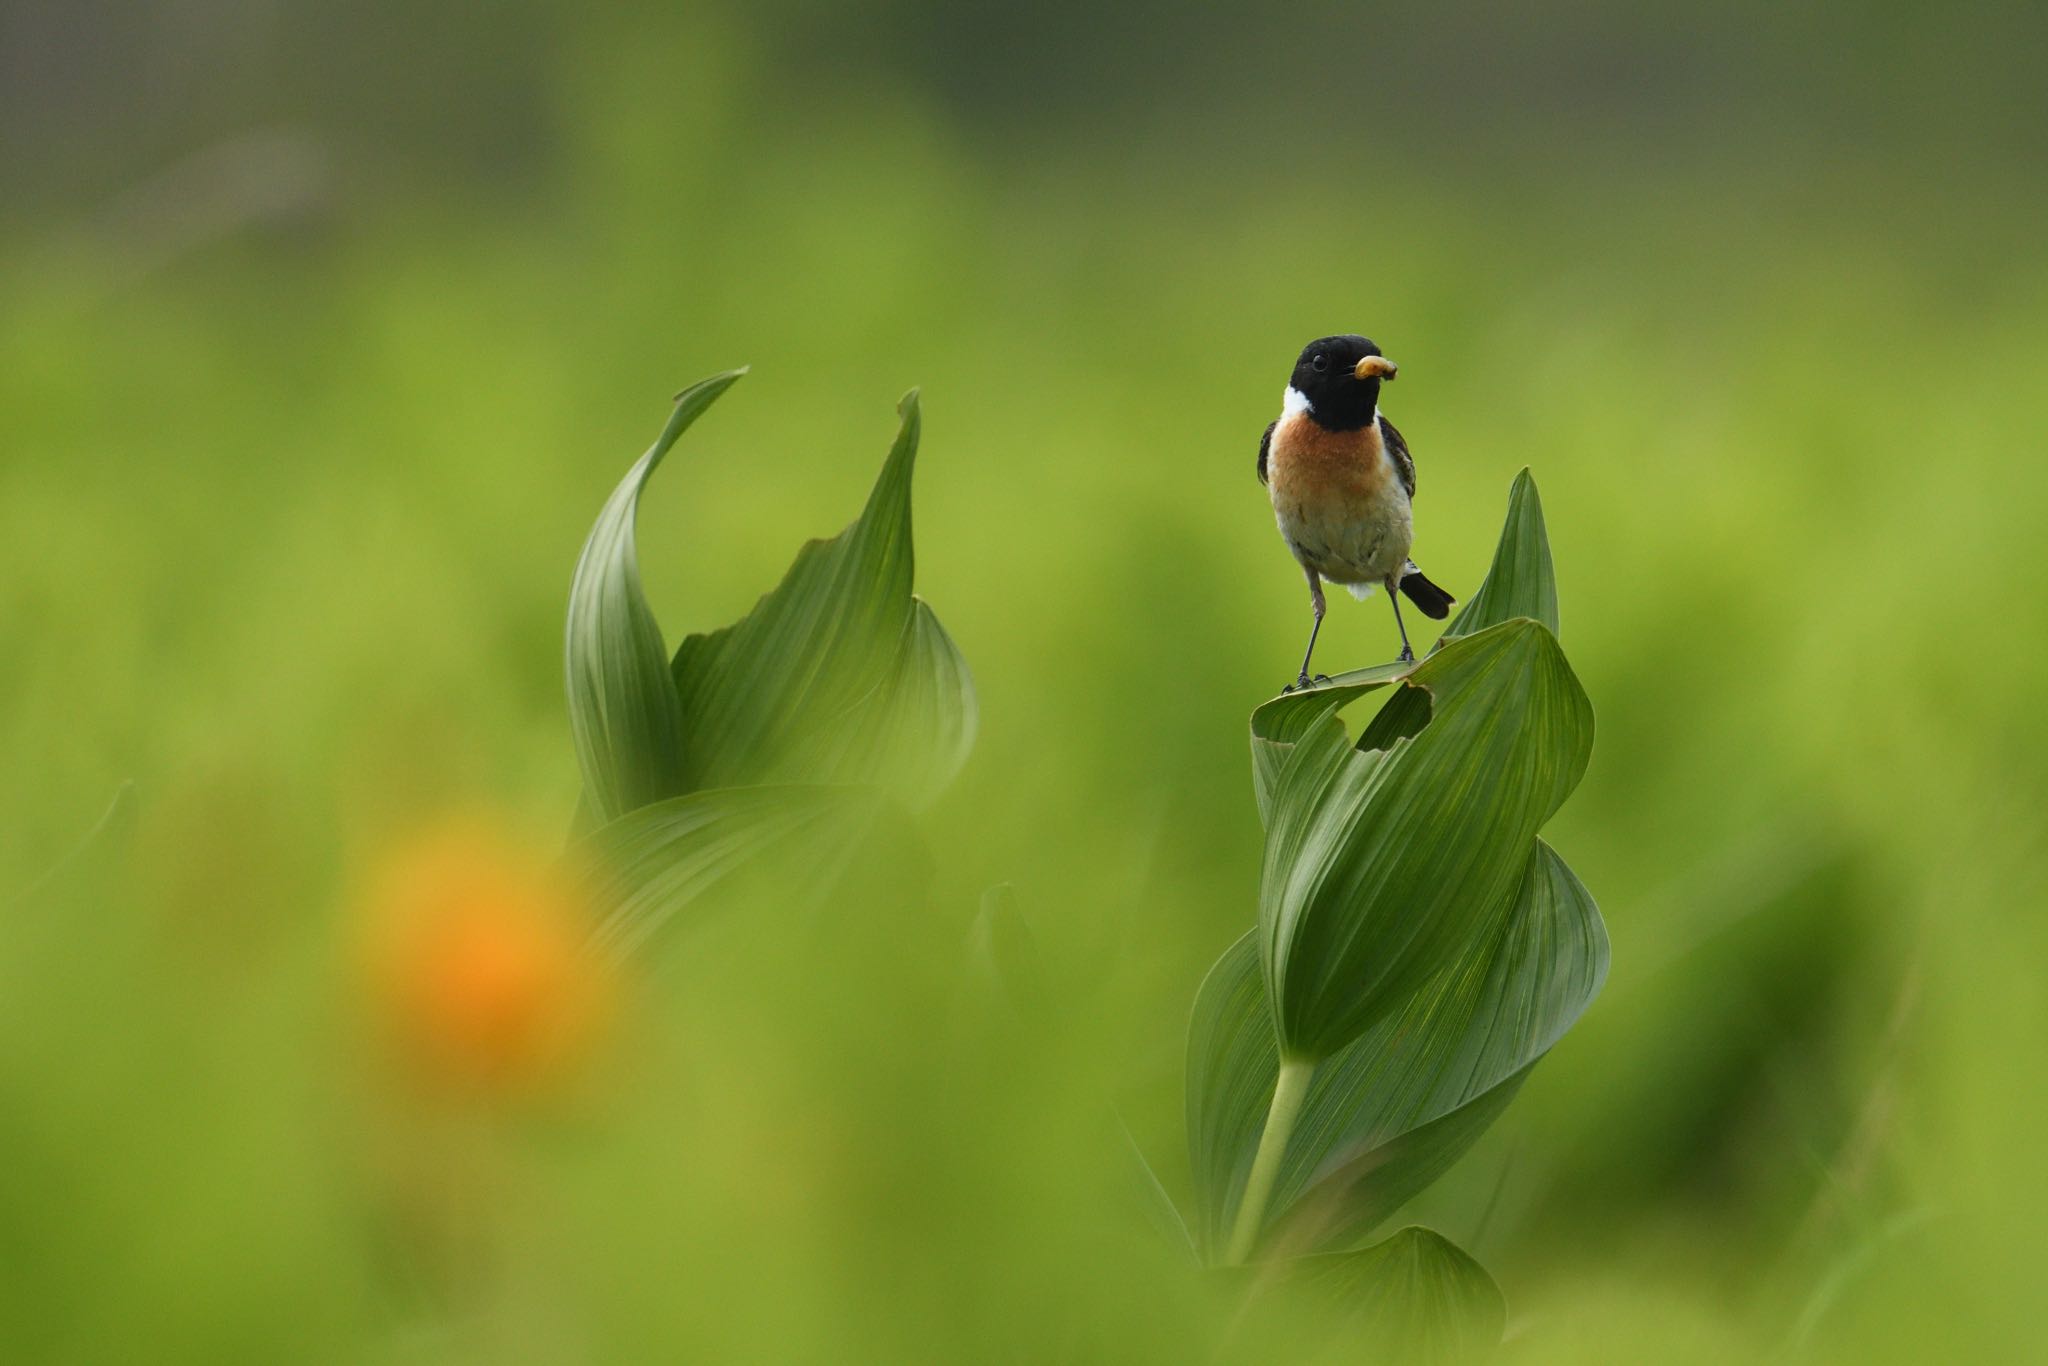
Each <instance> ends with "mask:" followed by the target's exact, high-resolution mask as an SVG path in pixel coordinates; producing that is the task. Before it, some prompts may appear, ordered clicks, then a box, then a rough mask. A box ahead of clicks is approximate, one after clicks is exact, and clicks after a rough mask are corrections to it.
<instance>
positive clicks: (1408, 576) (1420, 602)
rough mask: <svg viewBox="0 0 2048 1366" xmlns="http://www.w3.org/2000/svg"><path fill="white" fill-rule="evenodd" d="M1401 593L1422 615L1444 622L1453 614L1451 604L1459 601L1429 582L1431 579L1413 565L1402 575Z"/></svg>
mask: <svg viewBox="0 0 2048 1366" xmlns="http://www.w3.org/2000/svg"><path fill="white" fill-rule="evenodd" d="M1401 591H1402V592H1403V593H1406V594H1407V595H1408V601H1410V602H1412V603H1414V604H1415V605H1416V606H1417V607H1419V608H1421V609H1422V615H1424V616H1426V617H1433V618H1434V619H1436V620H1437V621H1442V620H1443V619H1444V618H1445V617H1447V616H1449V615H1450V614H1451V604H1452V603H1454V602H1456V601H1457V599H1456V598H1454V597H1452V596H1451V595H1450V594H1449V593H1446V592H1444V590H1443V589H1441V588H1439V587H1437V586H1436V585H1435V584H1433V583H1431V582H1430V581H1429V577H1428V576H1427V575H1425V574H1424V573H1423V572H1422V571H1421V570H1420V569H1417V568H1416V567H1415V566H1414V565H1413V564H1412V563H1411V564H1410V565H1409V566H1408V567H1407V569H1406V571H1405V572H1403V573H1402V575H1401Z"/></svg>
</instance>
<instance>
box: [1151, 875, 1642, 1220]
mask: <svg viewBox="0 0 2048 1366" xmlns="http://www.w3.org/2000/svg"><path fill="white" fill-rule="evenodd" d="M1503 910H1504V913H1502V914H1499V915H1497V916H1496V917H1495V918H1494V922H1493V926H1492V929H1491V932H1490V933H1488V934H1487V935H1486V936H1484V937H1483V938H1482V939H1481V940H1480V941H1479V942H1478V943H1477V944H1476V945H1475V946H1474V948H1473V950H1472V952H1471V954H1470V956H1469V957H1468V958H1466V959H1464V960H1462V961H1460V962H1457V963H1455V964H1452V965H1451V966H1450V967H1448V968H1446V969H1444V970H1443V971H1441V972H1439V973H1438V974H1437V975H1436V976H1435V977H1433V978H1431V979H1430V980H1429V981H1428V982H1427V983H1426V984H1425V985H1424V987H1423V988H1422V989H1421V990H1420V991H1417V992H1416V993H1415V994H1414V995H1413V996H1412V997H1411V998H1410V999H1409V1000H1407V1001H1406V1002H1405V1003H1403V1005H1402V1007H1401V1008H1400V1009H1399V1010H1398V1011H1395V1012H1394V1013H1392V1014H1390V1015H1388V1016H1387V1017H1386V1018H1384V1019H1383V1020H1381V1021H1380V1022H1379V1023H1378V1024H1376V1025H1374V1026H1373V1027H1372V1028H1371V1029H1370V1030H1368V1031H1367V1032H1366V1033H1365V1034H1364V1035H1362V1036H1361V1037H1359V1038H1358V1039H1357V1040H1356V1041H1354V1042H1353V1043H1352V1044H1350V1045H1349V1046H1347V1047H1346V1048H1344V1049H1343V1050H1341V1051H1340V1052H1338V1053H1337V1054H1336V1055H1334V1056H1333V1057H1330V1058H1328V1059H1326V1060H1325V1061H1324V1062H1323V1063H1322V1064H1321V1065H1320V1066H1318V1067H1317V1069H1316V1071H1315V1074H1314V1076H1313V1077H1312V1078H1311V1079H1310V1082H1309V1090H1308V1097H1307V1099H1306V1100H1305V1101H1304V1103H1303V1105H1302V1110H1301V1115H1300V1117H1299V1119H1298V1120H1297V1122H1296V1124H1295V1127H1294V1131H1293V1133H1292V1135H1291V1136H1290V1138H1289V1141H1288V1144H1287V1148H1286V1150H1285V1153H1284V1155H1283V1157H1282V1161H1281V1167H1280V1175H1279V1178H1278V1180H1277V1181H1276V1182H1275V1184H1274V1190H1273V1196H1272V1201H1271V1203H1270V1204H1269V1206H1268V1207H1267V1211H1266V1217H1265V1221H1264V1224H1263V1226H1262V1227H1263V1228H1264V1230H1265V1233H1264V1235H1263V1237H1262V1240H1261V1245H1262V1246H1264V1247H1266V1248H1268V1249H1269V1250H1273V1251H1278V1252H1280V1253H1285V1254H1294V1253H1306V1252H1322V1251H1328V1250H1334V1249H1342V1248H1348V1247H1355V1246H1356V1245H1357V1244H1358V1242H1359V1241H1360V1240H1361V1239H1363V1238H1365V1237H1366V1236H1367V1235H1369V1234H1370V1233H1371V1232H1372V1230H1373V1229H1374V1228H1375V1227H1376V1226H1378V1225H1379V1224H1380V1223H1381V1222H1383V1221H1384V1220H1385V1219H1386V1218H1388V1217H1389V1216H1390V1215H1392V1214H1393V1213H1394V1212H1395V1211H1396V1210H1398V1209H1399V1208H1400V1206H1401V1205H1403V1204H1405V1203H1406V1202H1407V1201H1408V1200H1409V1199H1410V1198H1411V1197H1413V1196H1414V1195H1416V1194H1417V1193H1419V1192H1420V1191H1421V1190H1422V1189H1423V1188H1424V1187H1426V1186H1428V1185H1429V1184H1430V1182H1432V1181H1434V1180H1435V1179H1436V1178H1437V1177H1438V1176H1440V1175H1442V1173H1443V1172H1444V1171H1446V1170H1448V1169H1449V1167H1450V1166H1451V1164H1452V1163H1454V1162H1455V1161H1456V1160H1457V1159H1458V1158H1459V1157H1460V1156H1462V1155H1463V1154H1464V1153H1465V1151H1466V1150H1467V1149H1468V1148H1470V1147H1471V1145H1472V1144H1473V1143H1474V1142H1476V1141H1477V1140H1478V1138H1479V1136H1480V1135H1481V1134H1482V1133H1484V1132H1485V1130H1486V1128H1487V1127H1488V1125H1490V1124H1491V1123H1492V1122H1493V1120H1494V1119H1495V1118H1496V1117H1497V1116H1498V1115H1499V1114H1500V1112H1501V1111H1502V1110H1503V1109H1505V1108H1506V1106H1507V1103H1508V1101H1509V1100H1511V1099H1512V1098H1513V1096H1514V1094H1515V1091H1516V1090H1517V1089H1518V1088H1519V1087H1520V1085H1521V1083H1522V1081H1523V1079H1524V1078H1526V1077H1527V1076H1528V1074H1529V1071H1530V1069H1531V1068H1532V1067H1534V1065H1535V1063H1536V1061H1537V1060H1538V1059H1539V1058H1541V1057H1542V1056H1543V1054H1544V1053H1545V1052H1546V1051H1548V1050H1549V1048H1550V1047H1551V1046H1552V1045H1553V1044H1555V1043H1556V1042H1557V1040H1558V1039H1559V1038H1561V1037H1562V1036H1563V1035H1564V1033H1565V1031H1566V1030H1568V1029H1569V1028H1571V1026H1572V1024H1573V1023H1574V1022H1575V1021H1577V1019H1578V1018H1579V1016H1580V1015H1581V1014H1583V1013H1584V1011H1585V1009H1586V1007H1587V1006H1589V1005H1590V1004H1591V1003H1592V1001H1593V998H1594V997H1595V996H1596V995H1597V994H1598V993H1599V990H1600V986H1601V984H1602V982H1604V981H1605V979H1606V974H1607V932H1606V928H1605V926H1604V925H1603V924H1602V923H1601V920H1600V913H1599V910H1598V909H1597V908H1596V907H1595V906H1594V904H1593V900H1592V897H1591V896H1590V895H1589V894H1588V893H1587V892H1586V889H1585V887H1584V886H1583V885H1582V884H1581V883H1580V882H1579V880H1578V879H1577V878H1576V877H1574V876H1573V875H1572V872H1571V870H1570V869H1569V868H1567V867H1566V866H1565V864H1564V861H1563V860H1562V859H1560V858H1559V857H1558V856H1557V854H1556V853H1555V852H1554V851H1553V850H1552V849H1551V848H1550V847H1549V846H1548V845H1546V844H1544V843H1542V842H1541V841H1538V842H1537V843H1536V844H1535V846H1534V848H1533V849H1532V850H1531V851H1530V853H1529V856H1528V859H1527V862H1526V866H1525V869H1524V875H1523V877H1522V879H1521V882H1520V884H1519V885H1518V886H1517V888H1516V889H1515V893H1514V895H1513V897H1512V899H1511V900H1510V901H1508V902H1507V903H1506V904H1505V906H1504V907H1503ZM1279 1060H1280V1059H1279V1049H1278V1047H1277V1046H1276V1044H1275V1042H1274V1038H1273V1030H1272V1025H1271V1015H1270V1012H1269V1010H1268V1005H1267V1000H1266V995H1265V987H1264V984H1263V981H1262V979H1261V974H1260V971H1259V962H1258V946H1257V941H1256V938H1255V934H1247V935H1246V936H1245V937H1244V938H1242V939H1240V940H1238V941H1237V942H1236V943H1235V944H1233V945H1232V946H1231V947H1230V948H1229V949H1228V950H1227V951H1226V952H1225V953H1224V955H1223V957H1222V958H1221V959H1219V960H1218V962H1217V964H1216V966H1215V967H1214V968H1213V969H1211V970H1210V973H1209V976H1208V978H1207V979H1206V980H1205V981H1204V982H1203V984H1202V989H1201V991H1200V993H1199V994H1198V995H1197V998H1196V1004H1195V1012H1194V1020H1193V1023H1192V1024H1191V1026H1190V1029H1189V1037H1188V1096H1187V1103H1188V1135H1189V1156H1190V1166H1191V1168H1192V1174H1193V1177H1194V1183H1195V1214H1194V1221H1193V1222H1194V1229H1195V1233H1196V1237H1197V1239H1198V1241H1199V1243H1200V1245H1201V1247H1202V1248H1203V1250H1204V1251H1205V1253H1206V1254H1207V1255H1209V1256H1210V1257H1212V1258H1213V1257H1215V1256H1217V1255H1218V1254H1220V1252H1221V1250H1222V1248H1223V1246H1224V1240H1225V1237H1226V1235H1227V1233H1228V1231H1229V1229H1230V1228H1231V1227H1232V1226H1233V1224H1234V1223H1235V1221H1236V1217H1237V1207H1238V1202H1239V1198H1240V1196H1241V1195H1242V1192H1243V1189H1244V1184H1245V1178H1246V1175H1247V1174H1248V1172H1249V1171H1250V1168H1251V1163H1252V1156H1253V1153H1254V1152H1255V1150H1256V1149H1257V1146H1258V1141H1259V1134H1260V1130H1261V1128H1262V1126H1263V1124H1264V1121H1265V1116H1266V1110H1267V1105H1268V1102H1269V1101H1270V1100H1271V1098H1272V1094H1273V1087H1274V1083H1275V1081H1276V1079H1277V1078H1278V1075H1279Z"/></svg>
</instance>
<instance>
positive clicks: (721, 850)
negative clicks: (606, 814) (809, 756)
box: [579, 785, 909, 959]
mask: <svg viewBox="0 0 2048 1366" xmlns="http://www.w3.org/2000/svg"><path fill="white" fill-rule="evenodd" d="M904 824H905V818H904V817H903V816H902V815H901V813H900V811H898V810H897V809H896V808H895V807H894V804H893V803H892V802H890V801H889V800H888V799H887V798H886V797H884V796H883V795H882V794H881V793H879V792H876V791H874V790H872V789H868V788H858V787H826V786H817V785H766V786H759V787H741V788H714V789H712V790H710V791H705V792H692V793H689V794H687V795H685V796H681V797H671V798H669V799H667V800H666V801H660V802H654V803H651V804H649V805H647V806H643V807H640V808H638V809H637V810H635V811H633V812H631V813H629V814H627V815H625V816H622V817H620V818H619V819H618V820H615V821H612V822H611V823H610V824H608V825H605V826H602V827H600V828H599V829H597V830H596V831H594V832H592V833H591V834H590V835H589V836H588V837H586V838H585V839H584V840H583V841H582V843H581V845H580V846H579V853H581V854H582V855H583V860H584V862H586V863H587V864H588V865H589V866H590V868H591V869H592V887H591V893H592V899H593V901H594V902H595V904H596V906H597V908H598V912H599V921H598V925H597V928H596V930H595V932H594V933H593V935H592V945H593V947H594V948H595V949H597V950H598V951H599V952H601V953H604V954H606V955H607V956H610V957H612V958H614V959H624V958H626V957H629V956H631V955H633V954H635V953H639V952H641V951H642V950H643V949H645V948H646V946H647V945H648V943H649V942H650V941H651V940H652V939H654V938H655V937H656V936H657V935H661V934H664V933H667V932H670V931H672V930H673V928H674V927H675V926H676V924H677V922H678V921H679V920H680V921H685V922H694V921H696V920H697V919H699V918H700V917H701V916H702V915H703V914H704V913H705V912H706V911H707V910H708V909H709V908H711V907H712V906H714V905H722V904H725V902H726V900H727V899H729V898H730V897H731V896H732V895H733V894H734V893H735V891H736V890H738V889H739V888H740V887H751V888H756V889H759V888H762V887H765V886H772V887H773V889H774V891H775V893H776V895H777V898H778V900H780V901H782V902H784V903H785V904H787V903H788V902H792V901H793V902H796V903H799V904H802V903H810V902H815V901H817V900H819V899H821V898H822V897H824V896H825V895H827V894H829V893H830V892H832V891H833V890H834V889H836V888H838V887H840V886H841V885H843V884H844V883H845V882H846V881H847V879H848V878H849V876H850V875H851V874H852V872H853V870H854V869H855V868H856V867H857V866H858V865H860V864H862V863H863V861H865V860H869V859H872V858H874V857H876V856H877V851H878V850H885V849H887V850H893V849H900V848H902V847H904V844H905V842H906V841H908V839H909V836H908V835H907V833H906V832H905V830H904V828H903V827H904Z"/></svg>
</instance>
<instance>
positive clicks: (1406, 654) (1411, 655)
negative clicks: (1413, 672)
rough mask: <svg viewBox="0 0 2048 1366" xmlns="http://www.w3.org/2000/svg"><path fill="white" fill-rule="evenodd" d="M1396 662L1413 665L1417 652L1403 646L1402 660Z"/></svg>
mask: <svg viewBox="0 0 2048 1366" xmlns="http://www.w3.org/2000/svg"><path fill="white" fill-rule="evenodd" d="M1395 662H1396V663H1399V664H1413V663H1414V662H1415V651H1414V650H1412V649H1410V648H1409V647H1408V646H1406V645H1403V646H1402V647H1401V658H1400V659H1398V660H1396V661H1395Z"/></svg>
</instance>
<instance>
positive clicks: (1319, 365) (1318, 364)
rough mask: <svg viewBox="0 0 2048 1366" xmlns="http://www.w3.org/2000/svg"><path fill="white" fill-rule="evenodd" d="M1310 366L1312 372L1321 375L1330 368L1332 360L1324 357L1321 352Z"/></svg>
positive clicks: (1312, 360)
mask: <svg viewBox="0 0 2048 1366" xmlns="http://www.w3.org/2000/svg"><path fill="white" fill-rule="evenodd" d="M1308 364H1309V368H1310V369H1311V370H1314V371H1315V372H1316V373H1318V374H1321V373H1322V372H1323V371H1325V370H1327V369H1329V368H1330V358H1329V357H1328V356H1325V355H1323V354H1322V353H1321V352H1318V353H1316V355H1315V356H1314V357H1313V358H1311V359H1310V361H1309V363H1308Z"/></svg>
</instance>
